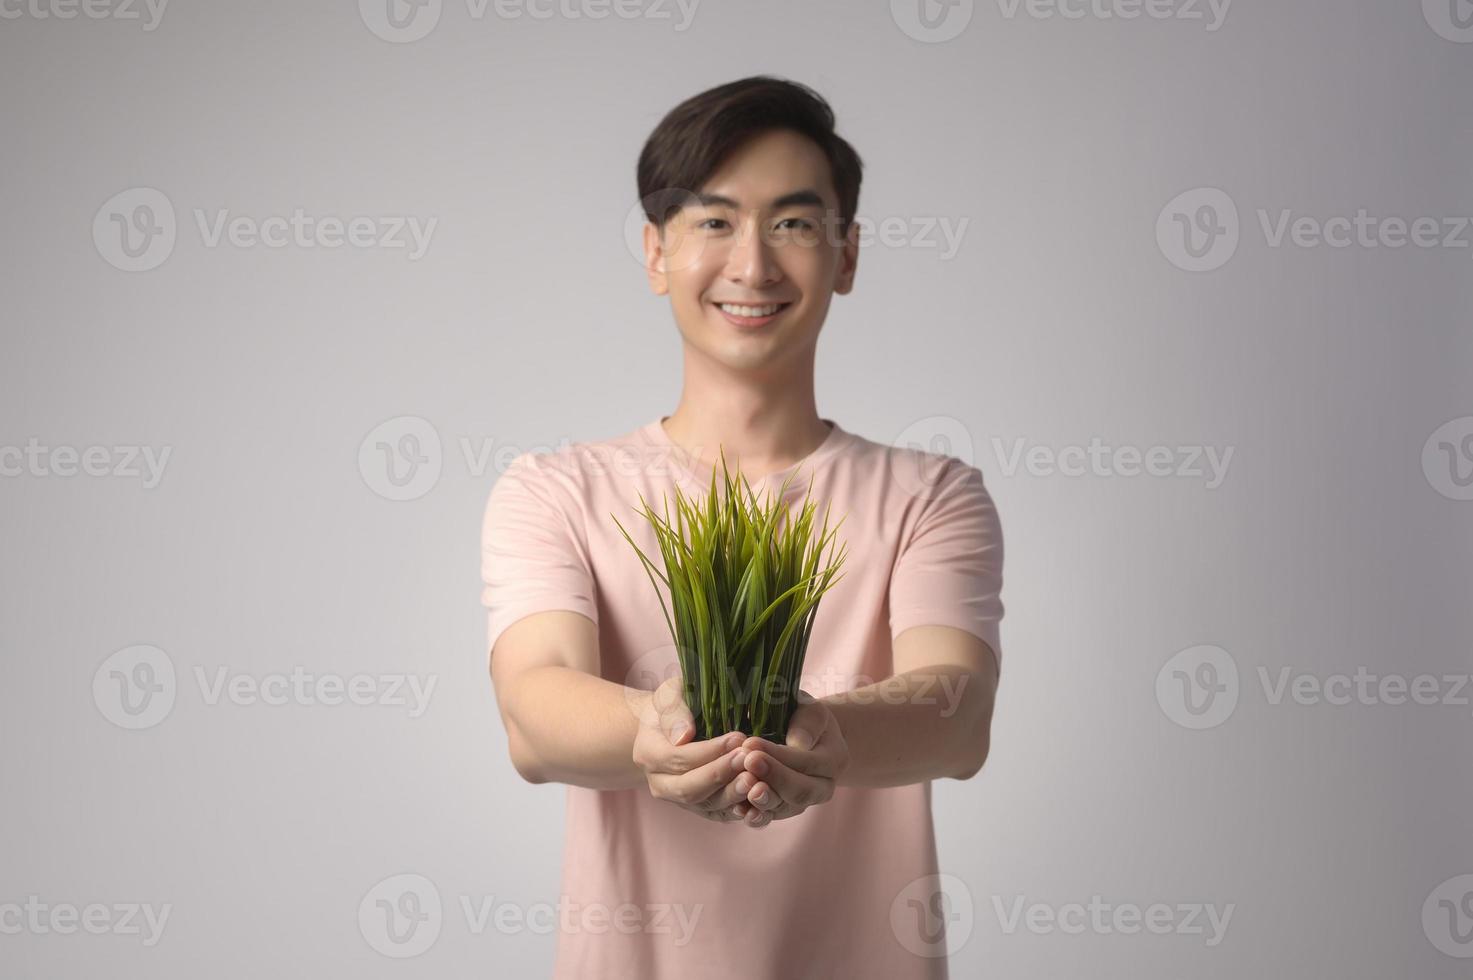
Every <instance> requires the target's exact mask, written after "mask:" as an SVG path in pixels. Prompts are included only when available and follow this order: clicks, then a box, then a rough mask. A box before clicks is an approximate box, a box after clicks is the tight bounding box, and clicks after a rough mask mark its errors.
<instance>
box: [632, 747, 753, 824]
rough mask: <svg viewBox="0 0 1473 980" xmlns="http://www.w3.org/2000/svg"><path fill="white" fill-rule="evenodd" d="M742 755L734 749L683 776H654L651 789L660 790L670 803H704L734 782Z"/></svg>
mask: <svg viewBox="0 0 1473 980" xmlns="http://www.w3.org/2000/svg"><path fill="white" fill-rule="evenodd" d="M740 751H741V749H740V748H736V749H733V750H732V751H731V752H728V753H725V754H723V755H721V756H718V757H717V758H716V759H715V760H713V761H711V762H708V763H706V764H705V765H703V766H697V767H696V768H694V769H692V770H691V771H690V772H687V773H683V774H681V775H669V774H665V773H652V774H651V775H650V777H649V782H650V786H652V787H655V788H658V789H659V791H660V794H661V795H662V796H664V797H665V798H666V799H670V800H674V801H675V802H677V803H682V804H684V805H686V806H695V805H697V804H700V803H704V802H706V801H707V800H708V799H710V798H711V797H712V796H713V795H714V794H715V793H716V792H717V791H718V790H720V789H721V788H722V787H723V786H725V785H726V784H727V783H729V782H731V779H732V773H734V772H735V771H736V764H735V762H734V760H735V759H736V754H737V753H738V752H740ZM707 809H710V807H707Z"/></svg>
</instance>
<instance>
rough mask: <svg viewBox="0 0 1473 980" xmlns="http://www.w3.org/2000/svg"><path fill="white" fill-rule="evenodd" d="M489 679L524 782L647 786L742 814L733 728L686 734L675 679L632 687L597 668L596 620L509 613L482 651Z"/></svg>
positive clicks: (695, 808) (708, 811)
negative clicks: (712, 734) (649, 687)
mask: <svg viewBox="0 0 1473 980" xmlns="http://www.w3.org/2000/svg"><path fill="white" fill-rule="evenodd" d="M491 678H492V683H493V684H494V685H495V688H496V700H497V704H498V706H499V707H500V710H501V718H502V722H503V723H504V724H505V725H506V734H507V745H508V749H509V751H510V753H511V758H512V765H514V766H515V767H516V770H517V772H518V773H519V774H521V776H522V778H523V779H525V780H527V781H528V782H531V783H546V782H559V783H569V784H572V785H574V786H586V787H588V788H590V789H603V790H617V789H640V788H647V789H648V790H649V792H650V795H652V796H654V797H655V798H656V799H662V800H667V801H669V802H671V803H674V804H675V805H677V806H680V807H682V808H684V809H686V810H690V811H691V812H693V813H695V814H697V815H699V816H702V817H705V818H707V819H709V820H716V821H719V822H730V821H735V820H740V819H742V818H743V817H745V816H746V815H747V812H748V810H749V809H750V808H749V807H748V805H747V804H746V803H745V802H744V801H743V800H742V794H741V793H740V792H738V791H737V790H736V789H735V788H734V786H733V782H734V780H735V778H736V776H737V774H738V773H740V772H741V762H740V754H741V745H742V738H741V736H740V735H736V736H730V735H729V736H728V737H726V738H712V739H704V740H701V741H693V740H692V739H693V736H694V733H695V728H694V725H693V718H692V717H691V713H690V710H689V709H688V708H686V706H685V703H684V701H683V700H682V699H681V695H680V684H679V678H671V679H670V680H669V681H667V682H666V683H664V684H661V685H660V687H659V688H658V689H657V690H655V691H642V690H638V689H636V688H631V687H626V686H624V685H622V684H615V683H614V682H613V681H607V680H604V679H603V678H602V677H600V676H598V627H597V626H596V625H595V624H594V622H593V621H592V620H591V619H589V618H588V617H587V616H584V615H582V614H581V613H575V612H568V611H566V610H549V611H546V612H540V613H533V614H531V615H528V616H524V617H522V618H521V619H519V620H517V621H516V622H514V623H513V624H512V625H511V626H508V627H507V628H506V629H505V630H504V631H503V632H502V634H501V636H500V637H499V638H498V639H497V640H496V646H495V647H494V648H493V649H492V651H491ZM682 729H684V730H683V731H682Z"/></svg>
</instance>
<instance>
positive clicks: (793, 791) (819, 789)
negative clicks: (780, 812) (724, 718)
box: [744, 752, 833, 810]
mask: <svg viewBox="0 0 1473 980" xmlns="http://www.w3.org/2000/svg"><path fill="white" fill-rule="evenodd" d="M764 756H767V753H765V752H753V753H751V755H750V756H749V757H748V758H747V760H746V761H745V762H744V766H745V767H746V769H747V771H748V772H750V773H751V774H752V775H754V776H757V777H760V780H761V782H759V783H758V784H757V786H755V787H754V788H753V792H750V793H748V794H747V799H748V800H750V801H751V802H752V804H753V805H755V806H758V807H761V808H762V809H764V810H770V809H772V808H773V807H774V806H776V803H773V802H770V801H764V800H760V799H758V797H757V791H758V789H759V788H765V789H767V790H768V791H769V795H773V794H775V795H776V797H778V798H779V799H780V800H783V801H786V802H788V803H792V804H794V805H796V806H810V805H812V804H814V803H822V802H825V801H826V800H828V798H829V797H830V796H831V795H833V780H831V779H826V778H824V777H822V776H810V775H808V774H807V773H802V772H798V771H796V770H794V769H791V768H789V767H788V766H785V765H783V764H782V763H781V762H779V761H777V760H776V759H774V758H771V757H766V758H764Z"/></svg>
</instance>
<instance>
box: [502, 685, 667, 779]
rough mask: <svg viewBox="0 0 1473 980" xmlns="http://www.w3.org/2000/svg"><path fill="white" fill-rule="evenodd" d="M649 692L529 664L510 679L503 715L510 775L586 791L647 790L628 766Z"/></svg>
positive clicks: (640, 775) (638, 771)
mask: <svg viewBox="0 0 1473 980" xmlns="http://www.w3.org/2000/svg"><path fill="white" fill-rule="evenodd" d="M648 697H649V692H647V691H638V690H635V689H633V688H627V687H625V686H624V685H622V684H615V683H614V682H612V681H607V680H604V679H603V678H601V677H595V676H593V675H592V674H589V673H585V672H584V671H581V670H574V669H573V668H571V667H563V666H544V667H534V668H531V669H529V670H526V671H524V672H522V673H521V674H520V675H518V677H517V681H516V688H515V690H514V691H513V692H510V696H508V697H507V698H506V702H507V703H506V710H505V713H504V717H505V719H506V723H507V737H508V739H509V740H510V743H511V745H510V748H511V753H512V758H513V759H514V760H516V763H517V770H518V771H519V772H520V773H521V774H522V775H523V776H524V777H525V778H527V779H528V780H529V781H531V782H534V783H546V782H556V783H569V784H571V785H574V786H586V787H588V788H590V789H633V788H637V787H642V786H645V785H646V778H645V774H644V772H643V771H642V770H641V769H640V768H639V767H638V766H636V765H635V764H634V759H633V747H634V737H635V735H636V734H637V733H638V731H639V718H638V715H637V714H636V711H637V709H638V708H639V706H640V705H642V704H643V702H644V700H645V699H647V698H648Z"/></svg>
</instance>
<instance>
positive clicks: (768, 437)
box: [664, 347, 831, 480]
mask: <svg viewBox="0 0 1473 980" xmlns="http://www.w3.org/2000/svg"><path fill="white" fill-rule="evenodd" d="M798 368H799V369H798V370H793V371H789V372H787V373H785V374H784V375H782V376H777V375H775V374H774V375H766V376H759V375H751V374H741V373H737V372H733V371H731V370H730V369H729V368H726V367H725V366H723V365H719V364H714V363H712V362H711V361H710V360H707V359H705V358H703V357H701V356H700V355H699V354H698V353H696V352H694V351H692V350H690V349H689V348H688V347H687V349H686V352H685V375H684V382H683V384H682V386H681V392H680V403H679V404H678V405H677V406H676V407H675V411H674V413H672V414H671V415H670V417H669V418H668V419H666V420H665V421H664V426H665V432H666V433H667V434H668V435H669V436H670V439H671V440H672V441H673V442H674V443H675V444H676V445H677V446H679V447H680V448H682V449H684V450H685V451H686V452H688V453H690V454H691V456H692V457H693V458H698V459H699V461H700V462H702V463H704V464H706V465H708V466H711V467H713V468H718V470H719V467H720V465H721V461H720V460H721V456H720V451H721V450H724V451H725V453H726V462H727V466H728V467H729V468H730V469H731V470H732V472H733V473H735V472H737V471H738V470H740V471H741V472H742V473H745V474H746V475H747V478H748V479H749V480H757V479H761V478H762V477H763V476H765V475H766V474H768V473H772V472H776V471H778V470H781V469H784V468H786V467H788V466H791V465H793V464H794V463H797V462H799V461H800V460H802V459H803V458H804V457H805V456H807V455H808V454H809V453H811V452H813V451H814V450H815V449H817V448H818V447H819V446H820V445H822V444H823V442H824V440H825V439H827V438H828V436H829V433H830V431H831V430H830V429H829V427H828V425H827V424H825V423H824V421H823V420H822V419H820V418H819V417H818V408H817V404H816V402H815V400H814V396H813V357H812V353H811V352H810V354H809V356H808V358H807V359H806V360H805V361H804V362H803V363H802V364H801V365H798Z"/></svg>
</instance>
